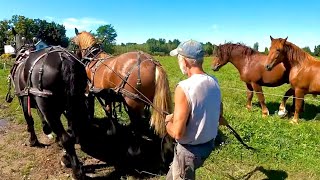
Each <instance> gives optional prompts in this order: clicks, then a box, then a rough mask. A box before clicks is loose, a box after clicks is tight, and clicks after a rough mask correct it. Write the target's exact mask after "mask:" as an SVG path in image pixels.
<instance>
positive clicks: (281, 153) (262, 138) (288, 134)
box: [0, 57, 320, 179]
mask: <svg viewBox="0 0 320 180" xmlns="http://www.w3.org/2000/svg"><path fill="white" fill-rule="evenodd" d="M156 59H158V60H159V61H160V63H161V64H162V65H163V67H164V68H165V70H166V72H167V74H168V76H169V81H170V88H171V90H172V92H174V87H175V85H176V84H177V83H178V82H179V81H180V80H183V79H185V78H186V77H185V76H183V75H182V74H181V72H180V69H179V67H178V63H177V60H176V58H175V57H157V58H156ZM210 61H211V58H206V59H205V63H204V68H205V71H206V72H207V73H209V74H212V75H214V76H216V77H217V78H218V80H219V84H220V86H221V90H222V98H223V102H224V113H225V117H226V119H227V120H228V121H229V123H230V124H231V126H233V128H234V129H236V131H237V132H238V133H239V134H240V135H241V137H243V138H244V140H245V142H246V143H247V144H249V145H250V146H253V147H255V148H257V149H258V150H259V151H258V152H252V151H248V150H246V149H245V148H243V147H242V145H241V144H240V143H239V142H238V141H237V140H236V139H235V138H234V136H233V135H232V134H231V133H230V132H229V131H228V129H226V128H224V127H221V128H220V129H221V131H222V132H223V134H224V136H225V138H226V142H227V143H226V144H225V145H223V146H221V147H219V148H217V149H216V150H215V151H213V152H212V154H211V156H210V157H209V158H208V159H207V161H206V162H205V164H204V166H203V167H201V168H200V169H199V170H197V179H232V178H240V177H243V176H245V175H248V176H246V177H249V176H251V178H250V179H264V178H269V179H284V178H285V177H287V179H320V163H319V162H320V146H319V142H320V123H319V121H318V120H317V117H318V116H317V115H318V106H319V104H320V103H319V102H320V101H318V100H317V98H313V97H312V96H310V95H307V96H306V97H305V98H306V106H305V112H304V113H302V114H301V119H300V123H299V124H298V125H291V124H289V122H288V121H289V120H288V119H281V118H279V117H278V116H276V115H274V113H275V111H276V110H277V109H278V106H279V103H280V101H281V98H282V95H283V94H284V93H285V91H286V90H287V89H288V87H289V85H283V86H280V87H274V88H269V87H263V90H264V92H265V98H266V103H267V107H268V108H269V111H270V116H268V117H266V118H262V113H261V109H260V105H259V104H258V101H257V98H256V96H254V98H253V103H254V104H253V108H252V110H251V111H248V110H246V108H245V103H246V92H245V85H244V83H243V82H242V81H240V79H239V74H238V72H237V70H236V69H235V68H234V67H233V66H232V65H231V64H227V65H226V66H224V67H222V68H221V69H220V70H219V71H218V72H213V71H211V70H210ZM7 74H8V71H3V70H0V77H1V79H0V83H1V86H0V92H1V94H0V97H1V99H2V101H0V102H4V97H5V95H6V92H7V83H6V77H7ZM291 103H292V99H289V100H288V107H289V105H291ZM4 104H5V105H7V104H6V103H4ZM8 106H9V108H6V109H4V110H0V113H1V114H2V115H1V116H2V117H4V116H5V117H8V116H10V117H12V116H13V117H14V119H15V121H16V122H18V123H23V124H25V121H24V119H23V116H22V113H21V109H19V106H18V103H17V100H16V99H15V100H14V102H13V103H11V104H8ZM99 108H100V107H99ZM34 113H35V112H34ZM99 114H101V111H99ZM36 122H38V125H37V127H40V125H39V121H37V120H36ZM318 163H319V164H318ZM255 169H256V171H254V170H255ZM250 172H251V174H248V173H250Z"/></svg>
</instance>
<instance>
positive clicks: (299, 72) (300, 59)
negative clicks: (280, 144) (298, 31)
mask: <svg viewBox="0 0 320 180" xmlns="http://www.w3.org/2000/svg"><path fill="white" fill-rule="evenodd" d="M287 38H288V37H287ZM287 38H285V39H282V38H278V39H274V38H272V36H270V39H271V47H270V52H269V55H268V57H267V61H266V64H265V68H266V69H267V70H268V71H270V72H272V71H273V69H274V68H275V67H277V65H278V64H280V63H283V64H285V66H286V67H287V69H288V71H289V82H290V84H291V87H292V88H293V89H294V96H295V97H296V99H295V112H294V117H293V119H292V121H291V123H298V119H299V113H300V111H301V107H302V104H303V99H304V95H306V94H314V95H317V94H319V93H320V82H319V78H320V76H319V71H320V62H319V61H318V60H316V58H314V57H313V56H311V55H310V54H308V53H307V52H305V51H304V50H302V49H300V48H299V47H298V46H296V45H294V44H293V43H291V42H288V41H287Z"/></svg>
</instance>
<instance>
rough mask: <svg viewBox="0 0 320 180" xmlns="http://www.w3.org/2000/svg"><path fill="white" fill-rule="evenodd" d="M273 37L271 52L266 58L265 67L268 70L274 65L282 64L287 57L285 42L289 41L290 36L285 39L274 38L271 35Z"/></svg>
mask: <svg viewBox="0 0 320 180" xmlns="http://www.w3.org/2000/svg"><path fill="white" fill-rule="evenodd" d="M270 39H271V46H270V50H269V54H268V57H267V60H266V65H265V68H266V70H268V71H271V70H272V68H273V67H275V66H276V65H277V64H280V63H281V62H283V60H284V59H285V52H284V51H285V48H284V47H285V44H286V42H287V39H288V37H286V38H285V39H282V38H278V39H274V38H273V37H272V36H270Z"/></svg>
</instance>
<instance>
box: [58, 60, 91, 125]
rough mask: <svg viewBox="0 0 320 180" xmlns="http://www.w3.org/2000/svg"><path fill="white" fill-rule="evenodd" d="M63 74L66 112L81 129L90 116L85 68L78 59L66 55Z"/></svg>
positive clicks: (63, 62)
mask: <svg viewBox="0 0 320 180" xmlns="http://www.w3.org/2000/svg"><path fill="white" fill-rule="evenodd" d="M61 74H62V79H63V82H64V93H65V96H66V97H65V98H66V112H67V114H68V116H69V118H70V121H71V122H72V125H73V126H74V128H75V129H77V130H80V129H79V128H81V129H82V128H83V127H84V123H85V122H86V120H87V119H86V118H87V117H88V115H87V114H86V113H87V109H86V104H85V88H86V86H87V75H86V71H85V68H84V66H83V65H82V64H80V63H79V62H78V61H77V60H76V59H73V58H70V57H68V58H67V57H66V58H63V60H62V66H61ZM68 121H69V120H68Z"/></svg>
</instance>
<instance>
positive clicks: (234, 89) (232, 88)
mask: <svg viewBox="0 0 320 180" xmlns="http://www.w3.org/2000/svg"><path fill="white" fill-rule="evenodd" d="M220 88H221V89H225V90H232V91H238V92H252V93H257V94H263V95H268V96H276V97H287V98H288V99H289V98H292V99H301V100H304V101H305V102H307V101H312V102H318V103H320V100H317V99H310V98H298V97H293V96H285V95H280V94H273V93H265V92H257V91H250V90H246V89H239V88H234V87H225V86H220Z"/></svg>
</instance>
